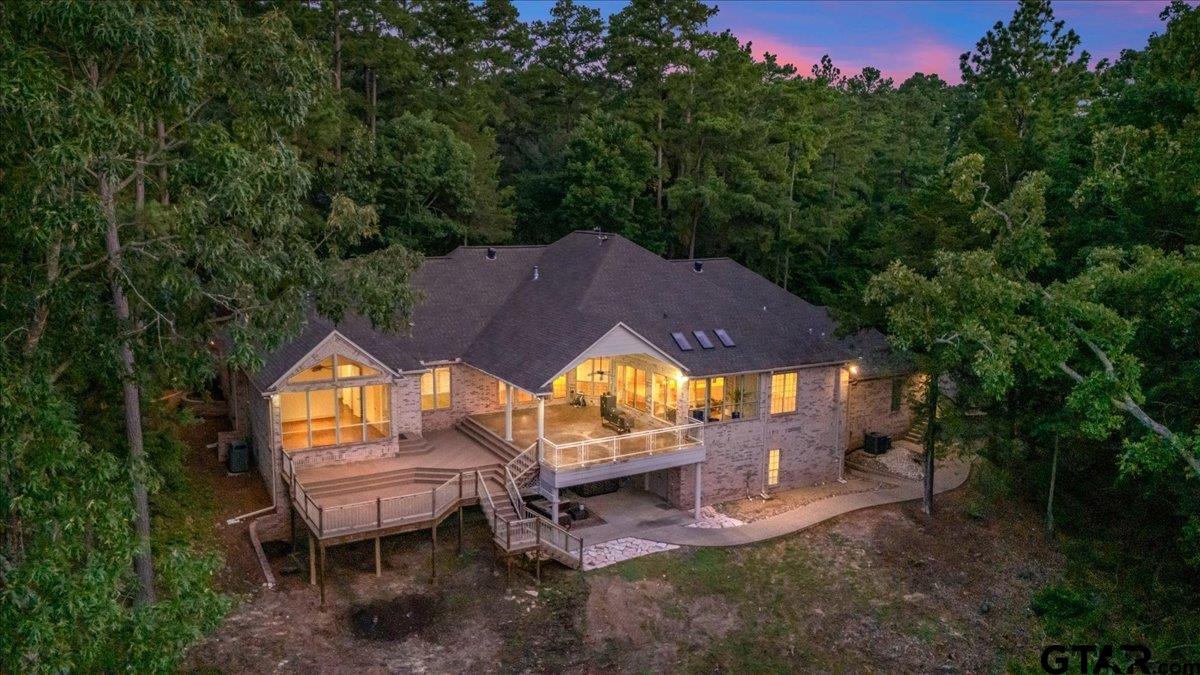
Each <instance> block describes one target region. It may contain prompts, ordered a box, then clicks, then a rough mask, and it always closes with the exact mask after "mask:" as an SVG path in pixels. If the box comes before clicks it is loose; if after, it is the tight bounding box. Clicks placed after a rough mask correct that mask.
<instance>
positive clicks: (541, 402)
mask: <svg viewBox="0 0 1200 675" xmlns="http://www.w3.org/2000/svg"><path fill="white" fill-rule="evenodd" d="M537 434H538V435H537V444H538V457H541V456H542V440H543V439H544V438H545V436H546V399H544V398H542V397H541V396H539V397H538V416H537ZM556 494H557V493H556ZM554 508H555V509H557V508H558V507H557V506H555V507H554Z"/></svg>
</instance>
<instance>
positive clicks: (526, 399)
mask: <svg viewBox="0 0 1200 675" xmlns="http://www.w3.org/2000/svg"><path fill="white" fill-rule="evenodd" d="M514 389H515V387H514ZM535 398H536V397H535V396H534V395H533V394H531V393H529V392H527V391H525V390H524V389H517V396H516V398H515V399H514V400H513V403H514V404H517V403H533V401H534V400H535ZM496 400H497V401H499V402H500V405H504V404H505V402H506V401H507V400H508V385H507V384H505V383H503V382H500V381H498V380H497V381H496Z"/></svg>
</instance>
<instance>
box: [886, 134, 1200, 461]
mask: <svg viewBox="0 0 1200 675" xmlns="http://www.w3.org/2000/svg"><path fill="white" fill-rule="evenodd" d="M983 171H984V160H983V158H982V157H980V156H978V155H969V156H967V157H964V158H962V159H960V160H959V161H958V162H956V163H955V165H954V167H952V175H953V177H954V182H953V191H954V194H955V196H956V197H958V198H959V199H960V200H962V201H964V202H965V203H971V204H978V210H976V211H975V213H974V215H973V216H972V222H973V223H975V224H976V225H977V226H979V227H980V228H981V229H982V230H984V231H985V232H987V233H989V235H990V236H991V237H992V245H991V248H990V249H983V250H973V251H967V252H962V253H951V252H939V253H938V254H937V255H936V256H935V264H934V266H935V270H936V271H935V273H934V274H933V275H932V276H930V277H926V276H923V275H921V274H919V273H917V272H915V271H913V270H911V269H910V268H908V267H906V266H905V265H903V264H901V263H894V264H893V265H892V266H891V267H889V268H888V270H887V271H885V272H883V273H881V274H880V275H878V276H876V277H875V278H874V279H872V281H871V284H870V286H869V288H868V293H867V299H868V300H869V301H872V302H877V303H880V304H883V305H884V306H886V307H887V316H888V325H889V327H890V328H891V330H892V339H893V341H894V342H895V344H896V345H897V346H898V347H900V348H903V349H908V350H911V351H913V352H914V353H915V354H917V355H919V356H921V357H923V358H926V359H934V358H936V359H937V361H936V362H935V366H942V367H943V368H945V369H946V370H947V371H948V372H955V371H956V370H957V371H962V372H964V373H967V374H969V375H970V376H971V377H973V378H975V379H976V380H977V382H978V386H979V387H980V389H981V390H982V391H983V392H984V393H986V394H987V395H989V396H991V397H993V398H996V397H1000V396H1002V395H1003V394H1004V393H1005V392H1006V391H1008V390H1009V389H1010V388H1011V387H1012V386H1013V384H1014V382H1015V378H1016V375H1017V373H1018V371H1024V372H1028V373H1030V374H1032V375H1033V376H1035V377H1038V378H1043V379H1044V378H1048V377H1051V376H1052V375H1054V374H1058V375H1064V374H1065V375H1066V376H1067V377H1068V378H1069V380H1070V382H1071V383H1072V384H1073V386H1072V388H1071V390H1070V392H1069V394H1068V395H1067V400H1066V404H1067V405H1068V407H1069V408H1070V409H1071V410H1073V411H1075V412H1076V413H1077V415H1078V416H1079V419H1080V420H1081V421H1080V424H1081V425H1082V426H1081V428H1082V430H1083V431H1084V432H1085V433H1087V434H1089V435H1091V436H1094V437H1104V436H1106V435H1107V434H1109V433H1111V432H1112V431H1114V430H1115V429H1116V428H1118V427H1119V426H1120V424H1121V421H1122V415H1128V416H1129V417H1131V418H1132V419H1133V420H1135V421H1136V422H1137V423H1138V424H1140V425H1141V426H1142V427H1143V428H1144V429H1145V430H1146V431H1148V432H1149V434H1148V435H1146V436H1144V437H1142V438H1141V439H1140V440H1139V441H1137V442H1131V443H1129V444H1128V445H1127V448H1126V453H1125V457H1124V458H1123V461H1122V463H1123V465H1124V467H1125V468H1126V470H1134V469H1135V468H1136V467H1145V466H1155V467H1158V468H1163V467H1164V466H1165V465H1166V463H1167V460H1166V457H1167V456H1173V457H1175V458H1178V459H1182V460H1183V462H1184V464H1185V465H1186V466H1188V467H1190V469H1191V470H1192V471H1193V472H1195V473H1197V474H1198V475H1200V457H1198V455H1200V444H1198V443H1197V438H1195V437H1194V436H1193V435H1190V434H1182V433H1177V432H1175V431H1173V430H1171V429H1169V428H1168V427H1167V426H1166V425H1164V424H1163V423H1162V422H1160V421H1159V420H1157V419H1155V418H1153V417H1152V416H1151V415H1150V414H1149V413H1147V412H1146V410H1145V409H1144V408H1143V407H1142V405H1141V403H1142V402H1143V401H1144V396H1143V393H1142V390H1141V387H1140V384H1139V376H1140V373H1141V369H1142V366H1141V364H1140V363H1139V361H1138V359H1137V357H1136V356H1135V355H1134V354H1133V353H1132V352H1131V351H1130V346H1131V340H1132V332H1133V331H1132V324H1131V322H1130V321H1129V320H1128V319H1126V318H1124V317H1123V316H1121V314H1120V313H1119V312H1118V311H1117V310H1116V309H1114V308H1112V307H1109V306H1107V305H1106V304H1105V303H1104V297H1103V295H1102V294H1101V293H1100V292H1099V291H1100V289H1102V288H1103V287H1104V284H1103V282H1105V281H1107V282H1109V283H1112V282H1113V281H1114V280H1115V279H1116V278H1119V276H1120V275H1122V274H1125V275H1128V274H1131V273H1132V270H1126V271H1124V272H1122V271H1121V269H1120V267H1119V266H1118V265H1117V264H1116V263H1117V261H1119V260H1122V259H1124V257H1123V256H1122V255H1121V254H1120V253H1118V252H1114V251H1106V252H1103V253H1098V254H1097V255H1096V256H1094V257H1093V259H1092V261H1091V263H1090V265H1089V269H1088V270H1086V271H1085V272H1084V273H1082V274H1081V275H1079V276H1077V277H1074V278H1071V279H1067V280H1064V281H1060V282H1052V283H1049V284H1044V283H1040V282H1038V281H1036V276H1035V273H1036V271H1037V270H1038V269H1039V268H1042V267H1044V266H1046V265H1048V264H1049V263H1051V262H1052V260H1053V255H1054V254H1053V250H1052V249H1051V248H1050V246H1049V234H1048V233H1047V232H1046V230H1045V228H1044V227H1043V223H1044V221H1045V217H1046V205H1045V196H1044V194H1045V190H1046V186H1047V179H1046V177H1045V175H1044V174H1039V173H1034V174H1030V175H1028V176H1025V177H1023V178H1022V179H1021V180H1020V181H1018V182H1017V185H1016V186H1015V187H1014V189H1013V191H1012V193H1010V194H1009V195H1008V196H1007V197H1006V198H1005V199H1004V200H1003V201H1001V202H999V203H993V202H992V201H991V200H990V199H989V198H988V192H989V188H988V186H987V185H986V183H984V182H983V180H982V174H983ZM1152 262H1157V263H1159V264H1168V265H1169V266H1170V267H1171V268H1173V270H1174V273H1175V274H1178V275H1182V276H1183V277H1184V278H1187V279H1195V280H1200V276H1198V275H1200V268H1197V267H1196V265H1195V261H1194V260H1189V259H1188V258H1185V257H1182V256H1175V257H1167V258H1164V257H1162V256H1161V254H1157V255H1156V254H1154V253H1152V252H1150V251H1145V252H1143V253H1142V256H1141V259H1140V260H1136V261H1135V267H1134V268H1133V269H1134V270H1138V269H1142V268H1144V266H1146V265H1148V264H1150V263H1152ZM1189 287H1194V283H1189ZM1188 297H1189V298H1190V297H1193V296H1191V295H1189V296H1188Z"/></svg>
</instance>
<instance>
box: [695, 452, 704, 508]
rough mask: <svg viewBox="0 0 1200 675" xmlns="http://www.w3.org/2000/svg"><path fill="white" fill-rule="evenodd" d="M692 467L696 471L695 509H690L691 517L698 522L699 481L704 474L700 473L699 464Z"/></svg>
mask: <svg viewBox="0 0 1200 675" xmlns="http://www.w3.org/2000/svg"><path fill="white" fill-rule="evenodd" d="M692 466H694V467H695V470H696V485H695V492H696V504H695V507H694V508H693V509H692V517H693V518H695V519H696V520H700V481H701V476H703V475H704V474H703V473H702V472H701V471H700V462H696V463H695V464H693V465H692Z"/></svg>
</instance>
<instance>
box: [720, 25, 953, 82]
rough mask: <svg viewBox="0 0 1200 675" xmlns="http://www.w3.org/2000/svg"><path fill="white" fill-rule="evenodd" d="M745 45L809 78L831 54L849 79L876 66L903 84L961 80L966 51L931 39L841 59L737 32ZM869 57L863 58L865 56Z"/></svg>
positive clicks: (825, 51)
mask: <svg viewBox="0 0 1200 675" xmlns="http://www.w3.org/2000/svg"><path fill="white" fill-rule="evenodd" d="M736 34H737V35H738V37H739V38H740V39H741V40H742V42H743V43H745V42H750V43H751V47H752V52H753V53H754V56H755V57H757V58H760V59H761V58H763V55H764V54H765V53H767V52H770V53H771V54H774V55H775V57H776V59H778V60H779V62H780V63H790V64H792V65H793V66H795V67H796V70H797V71H798V72H799V73H800V74H801V75H804V76H807V75H808V74H809V72H810V70H811V68H812V66H813V64H815V63H818V62H819V61H820V60H821V56H822V55H824V54H829V55H830V57H831V58H832V59H833V64H834V65H835V66H837V67H838V68H840V69H841V71H842V74H843V75H846V76H851V75H857V74H858V73H860V72H862V69H863V68H864V67H866V66H874V67H876V68H878V69H879V70H880V72H882V73H883V75H884V77H890V78H892V79H893V80H895V82H896V84H897V85H898V84H900V83H901V82H903V81H904V80H906V79H908V77H909V76H911V75H912V74H913V73H918V72H920V73H925V74H926V75H928V74H931V73H937V74H938V76H939V77H941V78H942V79H943V80H946V81H947V82H950V83H957V82H958V81H959V80H960V76H959V70H958V57H959V55H960V54H961V53H962V50H961V49H960V48H958V47H955V46H953V45H949V44H943V43H940V42H934V41H930V40H920V39H914V40H912V41H910V42H905V43H904V44H901V45H897V46H894V47H891V46H889V47H887V48H882V47H877V48H873V49H863V50H860V53H859V54H856V55H855V57H854V58H852V59H846V58H842V57H840V56H839V55H838V54H837V53H836V51H835V50H831V49H827V48H823V47H821V46H818V45H798V44H793V43H791V42H788V41H787V40H786V39H785V38H781V37H779V36H776V35H771V34H769V33H763V32H760V31H755V30H745V29H742V30H739V31H737V32H736ZM864 56H865V57H866V58H863V57H864Z"/></svg>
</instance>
